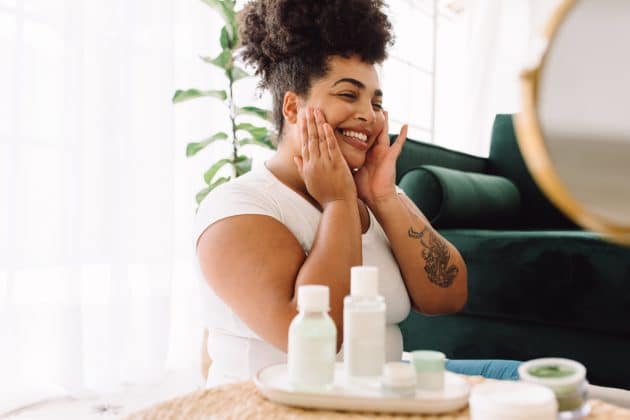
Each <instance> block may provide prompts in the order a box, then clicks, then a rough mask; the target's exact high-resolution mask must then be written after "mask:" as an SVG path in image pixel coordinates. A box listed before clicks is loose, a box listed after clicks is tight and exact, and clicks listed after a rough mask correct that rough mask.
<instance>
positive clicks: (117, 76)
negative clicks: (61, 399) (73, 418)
mask: <svg viewBox="0 0 630 420" xmlns="http://www.w3.org/2000/svg"><path fill="white" fill-rule="evenodd" d="M218 23H219V22H218V19H217V17H216V15H215V14H214V12H213V11H212V10H211V9H209V8H208V7H207V6H205V5H203V4H202V3H201V2H199V1H184V2H179V1H177V0H134V1H115V2H92V1H85V0H65V1H64V0H53V1H50V0H17V1H16V0H13V1H10V0H0V61H1V64H0V92H2V95H0V415H1V414H2V412H3V411H6V410H9V409H13V408H16V407H18V406H20V405H21V404H26V403H30V402H33V401H35V400H37V399H41V398H49V397H53V396H59V395H68V394H77V393H81V392H84V391H86V390H95V391H102V390H116V389H117V387H118V386H119V385H121V384H123V383H147V382H155V381H158V380H159V379H160V377H161V376H162V375H163V374H164V373H165V372H166V371H167V370H169V369H179V368H184V367H191V366H195V364H196V363H197V359H198V357H199V354H200V353H199V349H200V347H199V346H200V338H201V336H200V334H201V328H200V324H199V321H198V320H197V318H198V317H197V314H196V306H197V302H196V299H195V296H196V295H197V293H196V288H197V282H196V279H195V277H194V274H193V270H192V263H193V258H194V247H193V244H192V243H191V239H190V238H191V221H192V216H193V214H194V209H195V207H196V204H195V203H194V194H195V192H196V191H197V190H198V189H200V185H199V184H200V182H202V181H200V180H201V178H200V173H199V167H202V166H203V165H204V164H205V165H207V162H205V163H202V162H197V163H191V162H190V161H188V160H186V158H185V157H184V150H185V145H186V143H187V142H188V141H193V140H198V139H199V138H203V136H204V135H205V134H207V132H208V131H209V130H210V129H211V128H212V114H211V113H209V112H208V108H207V105H205V104H203V105H200V106H197V107H195V106H189V105H182V106H181V108H180V109H178V110H176V109H175V107H174V106H173V105H172V104H171V102H170V98H171V96H172V94H173V92H174V90H175V89H176V88H189V87H198V88H202V89H204V88H211V87H212V86H210V81H209V77H208V71H207V65H204V64H203V63H200V60H199V59H198V56H199V55H204V54H210V53H216V49H214V50H213V48H218V42H217V41H216V39H217V38H218V33H219V29H220V25H219V24H218ZM215 44H217V47H214V45H215ZM209 45H211V46H209Z"/></svg>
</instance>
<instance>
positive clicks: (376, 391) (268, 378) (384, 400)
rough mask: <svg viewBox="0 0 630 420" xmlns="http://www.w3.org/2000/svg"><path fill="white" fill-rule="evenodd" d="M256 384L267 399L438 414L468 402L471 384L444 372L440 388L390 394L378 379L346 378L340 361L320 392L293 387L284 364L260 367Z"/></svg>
mask: <svg viewBox="0 0 630 420" xmlns="http://www.w3.org/2000/svg"><path fill="white" fill-rule="evenodd" d="M254 382H255V383H256V387H258V389H259V390H260V392H261V393H262V394H263V395H264V396H265V397H266V398H267V399H269V400H271V401H275V402H278V403H282V404H287V405H293V406H298V407H307V408H321V409H330V410H345V411H374V412H387V413H417V414H437V413H446V412H449V411H455V410H458V409H460V408H463V407H465V406H466V404H468V394H469V393H470V384H469V383H468V382H466V381H465V380H464V379H462V378H461V377H460V376H458V375H456V374H454V373H451V372H445V378H444V389H443V390H441V391H421V390H417V391H416V395H415V397H407V398H401V397H389V396H384V395H383V394H382V391H381V388H380V384H379V382H378V380H371V381H365V382H363V383H362V384H361V386H358V385H350V384H348V383H347V382H346V380H345V377H344V373H343V363H336V365H335V380H334V384H333V386H332V388H331V389H330V390H327V391H321V392H303V391H295V390H293V388H292V387H291V385H289V376H288V371H287V365H286V364H277V365H271V366H268V367H266V368H263V369H261V370H260V371H259V372H258V373H257V374H256V377H255V378H254Z"/></svg>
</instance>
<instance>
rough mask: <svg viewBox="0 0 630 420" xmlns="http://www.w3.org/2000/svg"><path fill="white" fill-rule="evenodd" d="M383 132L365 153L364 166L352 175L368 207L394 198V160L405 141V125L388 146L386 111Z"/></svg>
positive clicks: (358, 192) (359, 193)
mask: <svg viewBox="0 0 630 420" xmlns="http://www.w3.org/2000/svg"><path fill="white" fill-rule="evenodd" d="M383 113H384V114H385V124H384V125H383V130H382V131H381V132H380V133H379V135H378V137H377V138H376V142H375V143H374V145H373V146H372V148H371V149H370V150H369V151H368V152H367V156H366V159H365V164H364V165H363V167H361V168H360V169H359V170H358V171H356V172H355V173H354V182H355V184H356V187H357V194H358V196H359V198H361V199H362V200H363V201H364V202H365V203H366V204H367V205H368V206H369V207H372V208H373V206H377V205H378V203H379V202H382V201H383V200H387V199H389V198H392V197H396V159H398V156H399V155H400V152H401V151H402V147H403V145H404V144H405V140H407V125H406V124H405V125H403V126H402V128H401V129H400V134H399V135H398V138H397V139H396V141H395V142H394V143H393V144H392V145H391V146H390V144H389V123H388V115H387V111H383Z"/></svg>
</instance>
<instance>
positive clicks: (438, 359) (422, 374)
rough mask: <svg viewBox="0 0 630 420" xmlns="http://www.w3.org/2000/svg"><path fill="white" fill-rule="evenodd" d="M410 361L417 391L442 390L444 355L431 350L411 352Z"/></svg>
mask: <svg viewBox="0 0 630 420" xmlns="http://www.w3.org/2000/svg"><path fill="white" fill-rule="evenodd" d="M411 361H412V363H413V365H414V367H415V368H416V379H417V381H418V389H423V390H430V391H439V390H441V389H443V388H444V366H445V364H446V356H445V355H444V353H442V352H439V351H432V350H416V351H412V352H411Z"/></svg>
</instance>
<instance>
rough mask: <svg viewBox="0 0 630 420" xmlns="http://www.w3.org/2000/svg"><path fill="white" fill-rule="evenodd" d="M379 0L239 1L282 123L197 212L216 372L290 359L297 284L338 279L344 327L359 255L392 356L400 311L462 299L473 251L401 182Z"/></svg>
mask: <svg viewBox="0 0 630 420" xmlns="http://www.w3.org/2000/svg"><path fill="white" fill-rule="evenodd" d="M382 9H383V2H382V1H381V0H344V1H324V0H321V1H316V2H315V1H310V0H303V1H297V0H294V1H289V0H256V1H252V2H250V3H249V4H248V5H247V6H246V7H245V9H244V10H243V12H242V15H241V25H240V26H241V34H240V36H241V40H242V45H243V47H244V49H243V57H244V59H245V60H246V61H247V62H248V63H250V64H253V65H254V66H255V67H256V69H257V74H258V75H260V77H261V79H262V86H263V87H265V88H268V89H270V90H271V92H272V96H273V109H274V116H275V123H276V125H277V128H278V133H279V143H278V149H277V152H276V154H275V155H274V156H273V157H272V158H271V159H270V160H268V161H267V162H266V163H265V167H264V168H261V169H260V170H254V171H252V172H250V173H248V174H246V175H244V176H242V177H239V178H238V179H235V180H233V181H231V182H229V183H227V184H224V185H222V186H221V187H219V188H217V189H215V190H214V191H213V192H212V193H211V194H210V195H209V196H208V197H207V198H206V200H205V201H204V203H203V204H202V206H201V208H200V209H199V211H198V213H197V217H196V235H197V239H198V241H197V252H198V257H199V265H200V268H201V272H202V275H203V277H204V279H205V281H206V283H207V286H209V287H204V293H206V296H204V300H205V302H206V305H207V308H208V310H209V311H208V312H209V313H208V328H209V335H210V336H209V339H208V347H209V353H210V356H211V358H212V360H213V364H212V367H211V368H210V372H209V377H208V385H209V386H212V385H217V384H221V383H225V382H229V381H234V380H245V379H249V378H251V377H252V376H253V375H254V374H255V373H256V372H257V370H258V369H260V368H262V367H264V366H266V365H268V364H271V363H277V362H284V361H286V350H287V335H288V330H289V323H290V322H291V320H292V319H293V317H294V316H295V315H296V313H297V308H296V303H297V302H296V300H297V293H296V291H297V288H298V287H299V286H301V285H305V284H324V285H327V286H328V287H329V288H330V306H331V309H330V315H331V317H332V318H333V320H334V322H335V324H336V326H337V338H338V340H337V346H338V349H340V348H341V339H342V337H343V325H342V319H343V317H342V312H343V298H344V296H346V295H348V294H349V282H350V268H351V267H352V266H355V265H361V264H364V265H374V266H378V267H379V269H380V282H381V284H380V292H381V294H382V295H383V296H384V297H385V299H386V303H387V331H386V349H387V359H388V360H400V359H401V355H402V336H401V333H400V329H399V327H398V325H397V324H398V323H399V322H401V321H402V320H403V319H405V318H406V317H407V315H408V314H409V311H410V307H413V308H414V309H415V310H418V311H420V312H422V313H425V314H446V313H452V312H456V311H458V310H459V309H461V308H462V306H463V305H464V303H465V302H466V298H467V278H466V277H467V276H466V265H465V263H464V261H463V259H462V257H461V255H460V253H459V252H458V251H457V249H455V247H454V246H453V245H452V244H450V243H449V242H448V241H446V240H445V239H444V238H442V237H441V236H440V234H439V233H438V232H436V231H435V230H434V229H433V228H432V227H431V225H430V224H429V222H428V221H427V219H426V218H425V217H424V215H423V214H422V212H421V211H420V210H418V208H417V207H416V206H415V205H414V204H413V202H411V201H410V200H409V199H408V198H407V197H406V196H405V195H404V194H403V193H402V192H401V191H400V190H397V188H396V186H395V162H396V158H397V157H398V155H399V154H400V151H401V148H402V146H403V143H404V141H405V138H406V132H407V129H406V127H403V128H402V130H401V131H400V135H399V136H398V139H397V140H396V141H395V142H394V143H393V144H392V145H391V146H390V142H389V136H388V124H387V112H386V111H384V110H383V109H382V103H381V101H382V92H381V89H380V85H379V80H378V75H377V72H376V70H375V67H374V65H375V64H376V63H380V62H382V61H383V60H384V59H385V57H386V51H385V49H386V46H387V45H388V44H390V43H391V40H392V34H391V29H392V28H391V24H390V22H389V21H388V19H387V17H386V15H385V14H384V13H383V11H382Z"/></svg>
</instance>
